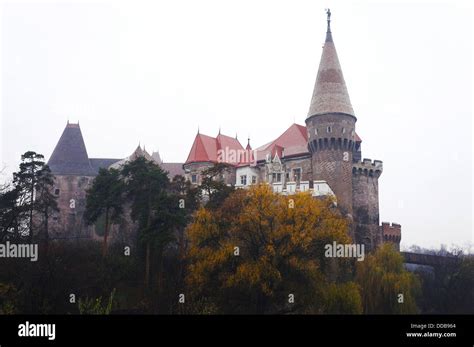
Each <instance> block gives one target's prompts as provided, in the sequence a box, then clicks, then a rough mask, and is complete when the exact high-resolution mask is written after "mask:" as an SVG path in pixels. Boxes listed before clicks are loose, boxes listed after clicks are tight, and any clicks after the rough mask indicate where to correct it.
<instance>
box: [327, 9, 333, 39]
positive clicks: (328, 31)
mask: <svg viewBox="0 0 474 347" xmlns="http://www.w3.org/2000/svg"><path fill="white" fill-rule="evenodd" d="M326 14H327V21H328V28H327V30H326V42H332V35H331V10H330V9H329V8H327V9H326Z"/></svg>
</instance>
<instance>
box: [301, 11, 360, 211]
mask: <svg viewBox="0 0 474 347" xmlns="http://www.w3.org/2000/svg"><path fill="white" fill-rule="evenodd" d="M327 15H328V18H327V32H326V41H325V43H324V47H323V52H322V56H321V62H320V64H319V70H318V75H317V78H316V83H315V86H314V91H313V96H312V98H311V104H310V108H309V112H308V117H307V118H306V126H307V129H308V149H309V151H310V153H311V156H312V169H313V179H314V180H323V181H326V182H327V183H328V184H329V186H330V187H331V189H332V190H333V191H334V193H335V195H336V198H337V201H338V206H339V207H341V209H342V211H343V212H344V213H345V214H347V215H348V216H350V217H352V213H353V211H352V162H353V151H354V147H355V143H356V133H355V123H356V121H357V119H356V117H355V115H354V110H353V108H352V105H351V102H350V98H349V93H348V92H347V87H346V83H345V81H344V76H343V74H342V70H341V66H340V64H339V59H338V56H337V52H336V47H335V45H334V41H333V38H332V33H331V27H330V23H331V12H330V11H329V10H328V11H327Z"/></svg>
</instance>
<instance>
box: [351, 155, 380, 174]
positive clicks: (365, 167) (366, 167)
mask: <svg viewBox="0 0 474 347" xmlns="http://www.w3.org/2000/svg"><path fill="white" fill-rule="evenodd" d="M382 171H383V162H382V161H381V160H374V161H372V160H371V159H367V158H364V160H362V161H359V162H355V163H353V164H352V174H353V175H364V176H371V177H373V176H375V177H379V176H380V175H381V174H382Z"/></svg>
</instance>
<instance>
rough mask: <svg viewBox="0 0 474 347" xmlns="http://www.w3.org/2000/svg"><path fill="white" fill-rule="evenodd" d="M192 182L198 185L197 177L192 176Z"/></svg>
mask: <svg viewBox="0 0 474 347" xmlns="http://www.w3.org/2000/svg"><path fill="white" fill-rule="evenodd" d="M191 182H192V183H196V182H197V175H191Z"/></svg>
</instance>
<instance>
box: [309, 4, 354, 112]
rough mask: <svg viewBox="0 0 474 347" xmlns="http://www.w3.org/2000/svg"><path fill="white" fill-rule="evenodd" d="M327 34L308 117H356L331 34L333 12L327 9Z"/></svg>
mask: <svg viewBox="0 0 474 347" xmlns="http://www.w3.org/2000/svg"><path fill="white" fill-rule="evenodd" d="M326 14H327V32H326V42H325V43H324V46H323V53H322V55H321V62H320V63H319V70H318V75H317V77H316V83H315V85H314V90H313V96H312V98H311V105H310V107H309V112H308V117H311V116H314V115H320V114H328V113H344V114H348V115H351V116H354V117H355V115H354V110H353V109H352V105H351V100H350V98H349V93H348V92H347V87H346V82H345V81H344V76H343V74H342V69H341V65H340V64H339V58H338V56H337V52H336V46H335V45H334V41H333V39H332V33H331V11H330V10H329V9H326Z"/></svg>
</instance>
